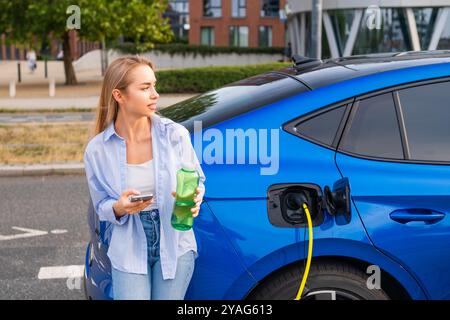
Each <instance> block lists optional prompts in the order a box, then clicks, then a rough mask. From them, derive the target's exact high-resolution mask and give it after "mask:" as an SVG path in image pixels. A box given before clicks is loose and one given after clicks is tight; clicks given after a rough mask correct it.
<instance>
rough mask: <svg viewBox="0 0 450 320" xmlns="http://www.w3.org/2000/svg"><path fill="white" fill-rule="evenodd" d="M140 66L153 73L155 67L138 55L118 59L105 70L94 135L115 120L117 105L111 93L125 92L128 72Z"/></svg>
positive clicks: (128, 79) (127, 83)
mask: <svg viewBox="0 0 450 320" xmlns="http://www.w3.org/2000/svg"><path fill="white" fill-rule="evenodd" d="M140 65H146V66H149V67H150V68H151V69H152V70H153V71H155V67H154V65H153V63H152V62H151V61H150V60H148V59H146V58H144V57H141V56H138V55H135V56H125V57H120V58H118V59H116V60H114V61H113V62H112V63H111V64H110V65H109V66H108V68H107V69H106V73H105V77H104V78H103V85H102V92H101V95H100V100H99V103H98V107H97V116H96V120H95V134H94V135H96V134H99V133H100V132H102V131H103V130H105V129H106V128H107V127H108V125H109V124H111V122H113V121H115V120H116V117H117V113H118V112H119V104H118V103H117V101H116V100H115V99H114V97H113V95H112V91H113V90H114V89H119V90H121V91H123V90H125V89H126V88H127V87H128V86H129V85H130V82H131V81H130V77H129V73H130V71H131V70H133V69H134V68H136V67H138V66H140Z"/></svg>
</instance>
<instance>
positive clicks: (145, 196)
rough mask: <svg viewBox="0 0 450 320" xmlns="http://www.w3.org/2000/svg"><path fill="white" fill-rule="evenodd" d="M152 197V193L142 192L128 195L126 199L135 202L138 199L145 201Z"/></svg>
mask: <svg viewBox="0 0 450 320" xmlns="http://www.w3.org/2000/svg"><path fill="white" fill-rule="evenodd" d="M152 198H153V193H143V194H138V195H133V196H129V197H128V200H130V202H136V201H139V200H143V201H147V200H150V199H152Z"/></svg>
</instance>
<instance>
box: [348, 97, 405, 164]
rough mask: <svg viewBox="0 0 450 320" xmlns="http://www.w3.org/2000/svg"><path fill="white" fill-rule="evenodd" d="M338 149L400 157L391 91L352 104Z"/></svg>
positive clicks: (399, 139)
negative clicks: (348, 119)
mask: <svg viewBox="0 0 450 320" xmlns="http://www.w3.org/2000/svg"><path fill="white" fill-rule="evenodd" d="M339 149H340V150H343V151H348V152H351V153H354V154H358V155H363V156H369V157H376V158H387V159H403V149H402V143H401V138H400V130H399V126H398V120H397V115H396V111H395V105H394V100H393V98H392V93H386V94H382V95H378V96H375V97H370V98H367V99H364V100H360V101H359V103H356V104H355V106H354V110H352V114H351V116H350V121H349V124H348V125H347V128H346V130H345V132H344V136H343V138H342V142H341V144H340V146H339Z"/></svg>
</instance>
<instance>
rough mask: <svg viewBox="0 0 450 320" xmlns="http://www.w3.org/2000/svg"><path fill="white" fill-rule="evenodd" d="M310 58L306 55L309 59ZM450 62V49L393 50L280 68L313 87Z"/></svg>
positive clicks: (284, 72)
mask: <svg viewBox="0 0 450 320" xmlns="http://www.w3.org/2000/svg"><path fill="white" fill-rule="evenodd" d="M305 61H306V59H305ZM445 62H450V50H434V51H408V52H394V53H392V52H390V53H378V54H368V55H357V56H349V57H342V58H336V59H326V60H323V61H320V60H319V62H318V63H313V64H311V63H307V64H306V65H307V66H305V67H302V65H301V64H299V65H298V66H297V67H295V66H291V67H287V68H283V69H280V70H277V72H280V73H283V74H286V75H289V76H290V77H295V78H296V79H297V80H298V81H300V82H302V83H303V84H304V85H305V86H307V87H308V88H309V89H311V90H313V89H316V88H320V87H323V86H326V85H330V84H333V83H337V82H341V81H345V80H349V79H353V78H357V77H362V76H366V75H371V74H375V73H379V72H383V71H392V70H397V69H404V68H410V67H416V66H421V65H428V64H436V63H445Z"/></svg>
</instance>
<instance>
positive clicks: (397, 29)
mask: <svg viewBox="0 0 450 320" xmlns="http://www.w3.org/2000/svg"><path fill="white" fill-rule="evenodd" d="M377 10H379V11H377V12H376V14H378V13H379V20H377V19H376V17H375V16H374V12H373V11H372V12H371V11H370V10H363V13H362V18H361V21H360V24H359V27H358V29H357V34H356V40H355V44H354V46H353V51H352V52H351V55H359V54H369V53H381V52H401V51H411V50H413V44H412V40H411V31H410V30H409V25H408V21H407V14H406V8H404V7H402V8H378V9H377ZM440 10H442V8H439V7H434V8H430V7H428V8H427V7H415V8H412V12H413V14H414V18H415V21H416V28H417V34H418V37H419V43H420V48H421V50H428V48H429V45H430V43H431V38H432V35H433V31H434V30H435V24H436V22H437V19H438V17H439V12H440ZM326 12H327V13H328V15H329V17H330V21H331V25H332V28H333V32H334V36H335V40H336V44H337V50H338V52H339V55H340V56H343V54H344V50H345V45H346V43H347V41H348V39H349V37H350V33H351V27H352V24H353V20H354V17H355V12H356V10H354V9H336V10H326ZM303 16H304V17H305V27H306V29H305V35H306V37H305V39H302V41H303V45H304V47H305V49H306V51H305V55H311V48H310V46H311V36H310V34H311V13H310V12H305V14H304V15H303ZM289 27H291V25H290V26H289ZM436 49H438V50H443V49H450V13H449V14H448V17H447V21H446V23H445V27H444V30H443V32H442V35H441V37H440V40H439V43H438V46H437V48H436ZM330 57H331V52H330V48H329V43H328V39H327V32H326V29H325V26H323V28H322V58H330Z"/></svg>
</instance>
